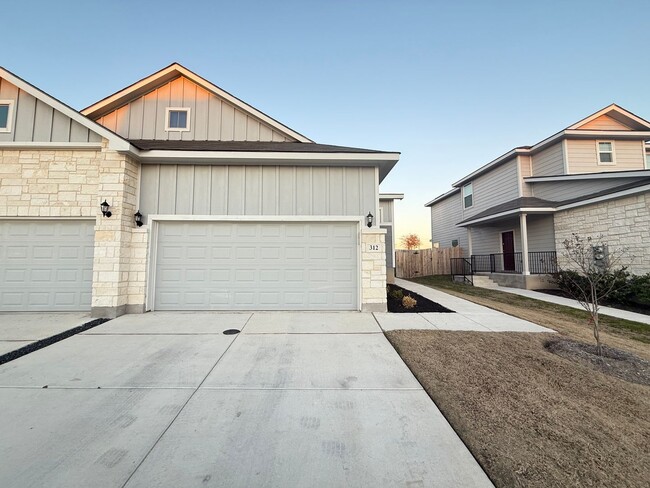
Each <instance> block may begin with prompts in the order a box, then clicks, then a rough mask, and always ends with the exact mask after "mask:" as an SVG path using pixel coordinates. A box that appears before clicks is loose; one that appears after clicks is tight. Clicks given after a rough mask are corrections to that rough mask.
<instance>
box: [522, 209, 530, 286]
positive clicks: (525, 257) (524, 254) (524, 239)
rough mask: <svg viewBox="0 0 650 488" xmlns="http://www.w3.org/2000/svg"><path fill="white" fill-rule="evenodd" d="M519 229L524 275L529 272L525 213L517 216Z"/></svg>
mask: <svg viewBox="0 0 650 488" xmlns="http://www.w3.org/2000/svg"><path fill="white" fill-rule="evenodd" d="M519 230H520V231H521V257H522V258H523V259H522V263H523V266H524V269H523V270H522V272H523V274H524V275H529V274H530V267H529V265H528V226H527V225H526V214H525V213H522V214H521V215H520V216H519Z"/></svg>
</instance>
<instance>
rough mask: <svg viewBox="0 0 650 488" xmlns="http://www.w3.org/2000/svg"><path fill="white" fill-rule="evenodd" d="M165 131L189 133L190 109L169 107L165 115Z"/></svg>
mask: <svg viewBox="0 0 650 488" xmlns="http://www.w3.org/2000/svg"><path fill="white" fill-rule="evenodd" d="M165 130H168V131H187V130H190V109H189V108H176V107H167V110H166V114H165Z"/></svg>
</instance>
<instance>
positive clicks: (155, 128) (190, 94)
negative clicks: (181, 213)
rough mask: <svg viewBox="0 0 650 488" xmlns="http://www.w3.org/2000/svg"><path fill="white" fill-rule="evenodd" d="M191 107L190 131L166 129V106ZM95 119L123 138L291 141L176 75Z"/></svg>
mask: <svg viewBox="0 0 650 488" xmlns="http://www.w3.org/2000/svg"><path fill="white" fill-rule="evenodd" d="M168 107H182V108H189V109H190V130H189V131H185V132H178V131H169V132H168V131H165V112H166V111H165V109H166V108H168ZM97 122H99V123H100V124H102V125H103V126H105V127H106V128H108V129H110V130H112V131H114V132H117V133H118V134H119V135H121V136H122V137H124V138H126V139H155V140H183V141H267V142H268V141H273V142H276V141H277V142H282V141H293V140H294V139H292V138H290V137H288V136H285V135H284V134H281V133H280V132H278V131H276V130H274V129H273V128H271V126H269V125H267V124H265V123H263V122H261V121H260V120H258V119H256V118H255V117H252V116H251V115H248V114H247V113H246V112H243V111H241V110H239V109H238V108H235V106H234V105H232V104H230V103H228V102H226V101H225V100H223V99H221V98H219V97H217V96H216V95H215V94H213V93H211V92H209V91H207V90H205V89H204V88H202V87H200V86H198V85H197V84H195V83H194V82H192V81H190V80H188V79H187V78H184V77H179V78H176V79H174V80H172V81H170V82H168V83H165V84H164V85H161V86H160V87H158V88H156V89H155V90H153V91H151V92H149V93H147V94H146V95H143V96H141V97H139V98H136V99H134V100H132V101H131V102H129V103H128V104H126V105H124V106H122V107H120V108H118V109H116V110H114V111H112V112H109V113H108V114H105V115H103V116H102V117H100V118H99V119H98V120H97Z"/></svg>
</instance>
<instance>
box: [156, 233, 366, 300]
mask: <svg viewBox="0 0 650 488" xmlns="http://www.w3.org/2000/svg"><path fill="white" fill-rule="evenodd" d="M357 229H358V224H356V223H346V222H342V223H277V222H274V223H268V222H264V223H260V222H185V223H183V222H161V223H160V224H159V226H158V243H157V256H156V278H155V283H156V284H155V291H154V308H155V309H156V310H357V309H358V305H357V303H358V294H359V290H358V274H359V271H358V264H357V261H358V259H357V255H358V249H357V232H358V230H357Z"/></svg>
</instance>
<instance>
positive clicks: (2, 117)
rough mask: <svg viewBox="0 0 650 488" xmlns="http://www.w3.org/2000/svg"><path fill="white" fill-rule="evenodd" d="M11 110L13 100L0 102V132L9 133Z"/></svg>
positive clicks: (11, 117)
mask: <svg viewBox="0 0 650 488" xmlns="http://www.w3.org/2000/svg"><path fill="white" fill-rule="evenodd" d="M13 108H14V101H13V100H0V132H11V120H12V119H13Z"/></svg>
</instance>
